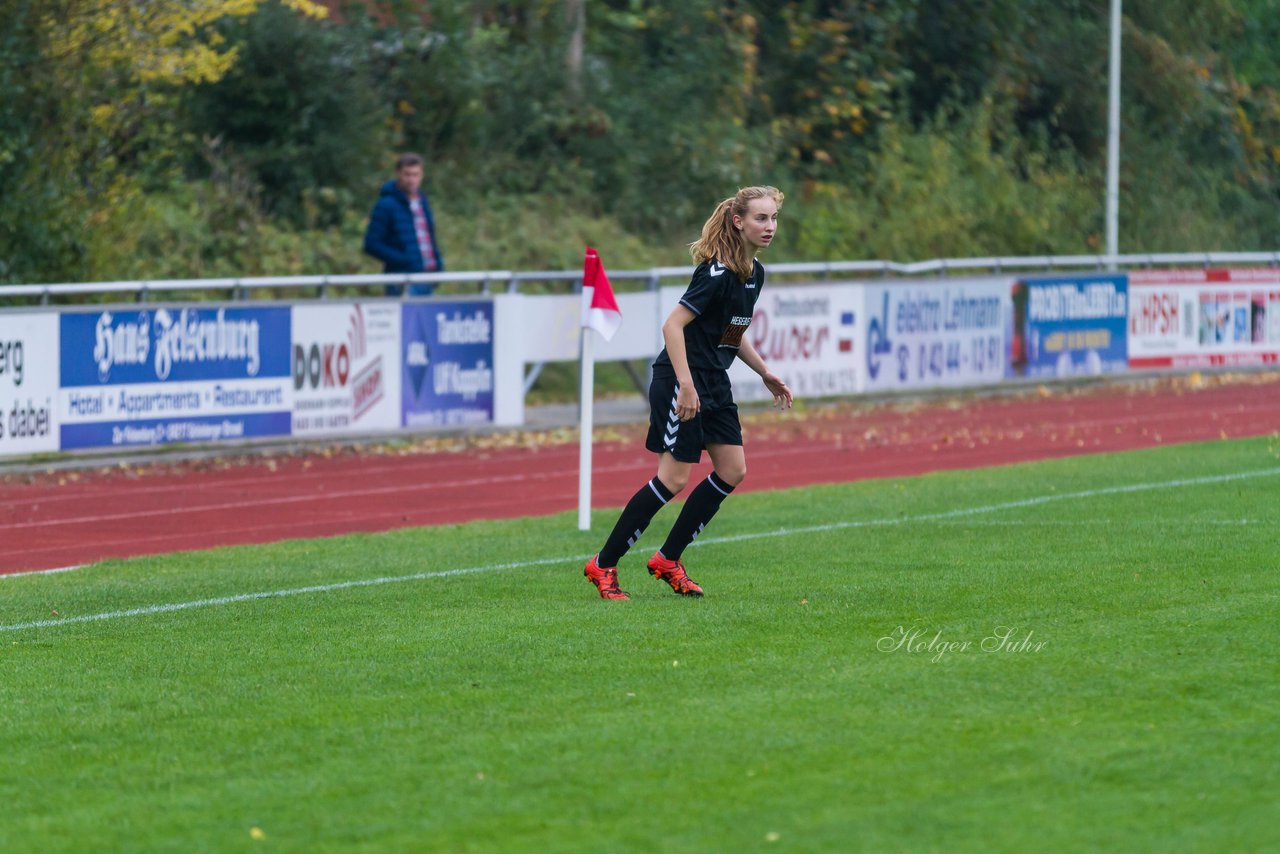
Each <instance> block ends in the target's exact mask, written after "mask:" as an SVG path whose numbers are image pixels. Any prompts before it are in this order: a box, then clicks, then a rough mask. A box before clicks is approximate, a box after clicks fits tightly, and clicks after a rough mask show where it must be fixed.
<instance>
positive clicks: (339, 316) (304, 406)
mask: <svg viewBox="0 0 1280 854" xmlns="http://www.w3.org/2000/svg"><path fill="white" fill-rule="evenodd" d="M399 427H400V304H399V303H396V302H386V301H380V302H370V303H338V304H332V303H323V304H316V305H295V306H294V307H293V435H295V436H323V435H334V434H339V433H350V432H353V431H360V432H363V433H371V432H379V431H388V430H395V429H398V428H399Z"/></svg>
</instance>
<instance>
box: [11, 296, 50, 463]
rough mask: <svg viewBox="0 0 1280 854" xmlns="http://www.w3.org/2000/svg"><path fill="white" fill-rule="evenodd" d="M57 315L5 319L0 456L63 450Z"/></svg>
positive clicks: (14, 314)
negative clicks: (60, 432)
mask: <svg viewBox="0 0 1280 854" xmlns="http://www.w3.org/2000/svg"><path fill="white" fill-rule="evenodd" d="M57 399H58V316H57V315H56V314H25V313H16V312H15V313H11V314H0V457H4V456H10V455H15V454H34V453H41V452H44V451H56V450H58V410H57V407H55V406H54V402H55V401H56V400H57Z"/></svg>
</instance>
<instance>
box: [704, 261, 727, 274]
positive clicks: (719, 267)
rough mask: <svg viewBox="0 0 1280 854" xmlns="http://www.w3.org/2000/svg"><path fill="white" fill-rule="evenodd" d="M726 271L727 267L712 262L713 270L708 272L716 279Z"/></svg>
mask: <svg viewBox="0 0 1280 854" xmlns="http://www.w3.org/2000/svg"><path fill="white" fill-rule="evenodd" d="M724 271H725V266H724V265H723V264H721V263H719V262H718V261H712V262H711V269H710V270H709V271H708V272H709V273H710V274H711V276H712V278H714V277H716V276H718V275H720V274H721V273H723V272H724Z"/></svg>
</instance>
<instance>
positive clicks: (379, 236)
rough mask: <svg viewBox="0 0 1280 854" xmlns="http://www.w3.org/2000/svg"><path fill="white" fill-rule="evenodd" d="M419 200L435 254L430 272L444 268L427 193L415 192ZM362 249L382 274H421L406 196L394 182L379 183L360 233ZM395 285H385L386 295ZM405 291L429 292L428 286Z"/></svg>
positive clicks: (391, 292)
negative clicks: (434, 263) (366, 221)
mask: <svg viewBox="0 0 1280 854" xmlns="http://www.w3.org/2000/svg"><path fill="white" fill-rule="evenodd" d="M418 197H419V198H420V199H421V200H422V211H423V213H424V214H425V215H426V217H427V232H428V233H429V234H430V235H431V247H432V250H433V251H434V254H435V256H436V257H435V261H436V268H435V270H433V271H432V272H436V273H439V272H442V271H443V270H444V255H443V254H442V253H441V252H440V241H438V240H437V239H436V222H435V218H434V217H433V216H432V215H431V203H430V202H429V201H428V200H427V194H426V193H424V192H422V191H421V190H419V191H418ZM364 251H365V252H366V253H368V254H369V255H372V256H373V257H374V258H377V259H378V260H379V261H381V262H382V264H383V272H384V273H421V272H423V270H424V269H425V268H426V265H425V264H424V263H423V258H422V250H420V249H419V248H418V235H417V234H416V232H415V231H414V229H413V211H412V210H410V209H409V197H408V196H406V195H405V194H404V193H403V192H401V191H400V188H399V187H397V186H396V182H395V181H388V182H387V183H385V184H383V185H382V192H381V194H380V195H379V197H378V201H377V203H376V204H375V205H374V206H373V212H372V213H370V214H369V227H368V228H367V229H365V232H364ZM399 290H400V289H399V286H389V287H388V288H387V293H388V294H396V293H399ZM409 293H410V294H411V295H414V296H427V295H429V294H430V293H431V285H426V284H420V285H411V286H410V288H409Z"/></svg>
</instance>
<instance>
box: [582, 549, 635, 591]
mask: <svg viewBox="0 0 1280 854" xmlns="http://www.w3.org/2000/svg"><path fill="white" fill-rule="evenodd" d="M598 557H600V555H592V556H591V560H589V561H587V565H586V566H585V567H584V568H583V570H582V574H583V575H585V576H586V577H587V580H588V581H590V582H591V583H592V584H594V585H595V586H596V589H597V590H599V591H600V598H601V599H630V598H631V597H630V596H628V595H627V593H626V591H625V590H623V589H621V588H620V587H618V568H617V567H616V566H613V567H610V568H608V569H602V568H601V567H600V565H599V564H598V563H596V558H598Z"/></svg>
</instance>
